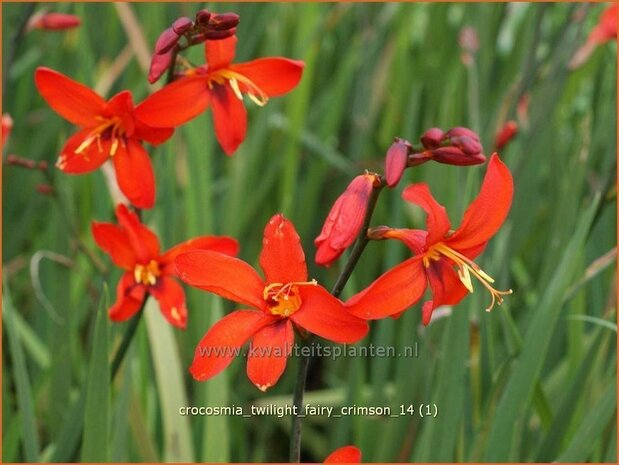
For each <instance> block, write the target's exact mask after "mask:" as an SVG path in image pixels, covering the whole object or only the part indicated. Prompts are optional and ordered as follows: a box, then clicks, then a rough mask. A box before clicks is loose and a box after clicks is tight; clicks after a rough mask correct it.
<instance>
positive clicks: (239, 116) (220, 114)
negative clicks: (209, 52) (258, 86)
mask: <svg viewBox="0 0 619 465" xmlns="http://www.w3.org/2000/svg"><path fill="white" fill-rule="evenodd" d="M207 42H213V41H207ZM211 100H212V104H213V123H214V124H215V136H217V141H218V142H219V145H221V148H222V149H223V151H224V152H225V153H226V155H232V154H233V153H234V152H235V151H236V149H237V148H238V146H239V145H241V142H243V141H244V140H245V134H246V132H247V111H246V110H245V106H244V105H243V101H242V100H240V99H239V98H238V97H237V96H236V95H235V93H234V91H233V90H232V88H231V87H230V86H229V85H219V84H215V85H214V86H213V89H212V91H211Z"/></svg>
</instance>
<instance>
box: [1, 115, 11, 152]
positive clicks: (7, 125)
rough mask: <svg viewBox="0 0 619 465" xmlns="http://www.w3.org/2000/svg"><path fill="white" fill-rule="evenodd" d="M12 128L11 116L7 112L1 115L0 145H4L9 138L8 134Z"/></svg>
mask: <svg viewBox="0 0 619 465" xmlns="http://www.w3.org/2000/svg"><path fill="white" fill-rule="evenodd" d="M12 130H13V118H11V115H9V114H8V113H5V114H3V115H2V147H3V148H4V146H5V145H6V141H7V140H9V135H10V134H11V131H12Z"/></svg>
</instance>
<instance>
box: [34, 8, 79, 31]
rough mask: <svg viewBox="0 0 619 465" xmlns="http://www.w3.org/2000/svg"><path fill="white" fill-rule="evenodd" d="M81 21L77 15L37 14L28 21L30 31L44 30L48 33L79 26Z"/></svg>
mask: <svg viewBox="0 0 619 465" xmlns="http://www.w3.org/2000/svg"><path fill="white" fill-rule="evenodd" d="M80 23H81V20H80V18H79V17H77V16H75V15H69V14H64V13H43V12H40V13H37V14H35V15H33V16H32V17H31V18H30V20H29V21H28V30H31V29H43V30H46V31H61V30H64V29H72V28H74V27H77V26H79V25H80Z"/></svg>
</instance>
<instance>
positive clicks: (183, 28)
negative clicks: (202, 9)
mask: <svg viewBox="0 0 619 465" xmlns="http://www.w3.org/2000/svg"><path fill="white" fill-rule="evenodd" d="M192 27H193V21H192V20H191V19H189V18H187V17H185V16H182V17H180V18H178V19H177V20H176V21H174V22H173V23H172V30H173V31H174V32H176V33H177V34H178V35H179V36H182V35H183V34H185V33H186V32H187V31H189V30H190V29H191V28H192Z"/></svg>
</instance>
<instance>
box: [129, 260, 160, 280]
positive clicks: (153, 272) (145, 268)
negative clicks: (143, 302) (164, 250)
mask: <svg viewBox="0 0 619 465" xmlns="http://www.w3.org/2000/svg"><path fill="white" fill-rule="evenodd" d="M159 276H161V270H159V263H157V262H156V261H155V260H151V261H150V262H148V264H147V265H142V264H139V263H138V264H137V265H135V268H134V269H133V277H134V278H135V282H136V283H138V284H144V285H145V286H154V285H155V284H156V283H157V278H158V277H159Z"/></svg>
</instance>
